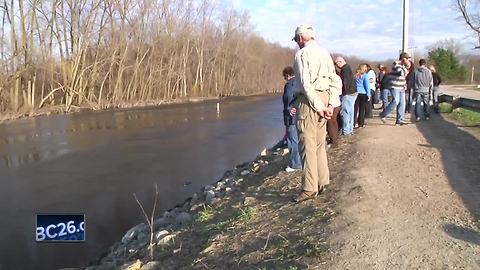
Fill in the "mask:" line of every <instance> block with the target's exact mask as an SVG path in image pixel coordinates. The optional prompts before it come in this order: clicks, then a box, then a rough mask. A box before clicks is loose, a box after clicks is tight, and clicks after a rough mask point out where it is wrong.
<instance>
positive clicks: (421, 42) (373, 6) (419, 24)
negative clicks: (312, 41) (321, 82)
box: [233, 0, 475, 60]
mask: <svg viewBox="0 0 480 270" xmlns="http://www.w3.org/2000/svg"><path fill="white" fill-rule="evenodd" d="M233 5H234V7H235V8H236V9H238V10H244V11H247V12H248V13H249V15H250V22H251V24H253V25H254V27H255V30H256V31H257V32H258V33H259V34H260V35H262V36H263V37H264V38H265V39H266V40H268V41H271V42H277V43H280V44H281V45H282V46H286V47H291V48H296V44H295V42H293V41H291V39H292V37H293V33H294V31H295V28H296V26H297V25H299V24H302V23H306V24H310V25H312V26H313V28H314V29H315V33H316V37H315V38H316V40H317V41H318V42H319V43H320V44H321V45H323V46H324V47H326V48H327V49H328V50H329V51H330V52H331V53H340V54H342V55H346V56H349V55H355V56H358V57H361V58H364V59H369V60H385V59H389V58H396V57H398V53H399V50H400V49H401V47H402V31H403V30H402V24H403V23H402V9H403V1H402V0H233ZM409 14H410V27H409V31H410V37H409V47H410V53H412V52H413V54H417V55H420V54H422V53H423V54H425V52H426V46H428V45H431V44H433V43H435V42H436V41H440V40H444V39H450V38H453V39H455V40H458V41H459V42H462V43H463V44H464V49H465V51H468V52H472V53H473V51H472V50H471V48H473V42H474V41H475V39H474V38H473V36H472V32H471V31H470V30H469V29H468V28H467V27H466V26H465V24H464V22H463V21H461V20H459V19H458V16H459V13H458V12H457V11H456V10H455V9H454V7H453V5H452V0H410V11H409Z"/></svg>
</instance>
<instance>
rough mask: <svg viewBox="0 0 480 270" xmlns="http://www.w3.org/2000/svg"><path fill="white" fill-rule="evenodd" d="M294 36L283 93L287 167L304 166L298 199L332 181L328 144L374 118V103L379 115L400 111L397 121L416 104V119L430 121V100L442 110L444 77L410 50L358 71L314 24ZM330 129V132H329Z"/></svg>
mask: <svg viewBox="0 0 480 270" xmlns="http://www.w3.org/2000/svg"><path fill="white" fill-rule="evenodd" d="M293 40H294V41H295V42H296V43H297V45H298V46H299V48H300V50H299V51H297V53H296V54H295V59H294V65H293V67H290V66H287V67H285V68H284V70H283V72H282V75H283V77H284V79H285V81H286V84H285V87H284V95H283V103H284V108H283V119H284V124H285V130H286V132H285V134H286V135H285V138H286V141H287V145H288V148H289V150H290V164H289V166H288V167H287V168H286V171H287V172H294V171H297V170H302V172H303V174H302V190H301V192H300V193H299V194H298V195H297V196H294V198H293V201H294V202H301V201H304V200H308V199H312V198H315V197H316V196H317V195H318V194H319V193H321V192H322V191H324V190H325V186H327V185H328V184H329V182H330V174H329V169H328V161H327V154H326V149H327V147H333V148H335V147H337V146H338V142H339V138H340V136H341V135H342V136H351V135H353V134H354V129H355V128H363V127H365V125H366V124H367V122H366V118H371V117H373V108H374V106H375V104H378V103H381V104H382V106H381V109H382V111H381V112H380V114H379V116H380V119H381V120H382V122H384V123H386V122H387V116H388V115H389V114H390V113H392V111H393V110H395V111H396V117H395V119H396V121H395V124H396V125H397V124H398V125H405V124H406V123H407V121H406V119H405V113H406V112H409V111H410V109H411V107H412V106H413V105H414V106H415V120H416V121H421V119H422V116H423V117H424V118H425V119H426V120H428V119H429V117H430V105H431V104H432V103H433V110H434V111H435V112H438V92H439V85H440V83H441V78H440V76H439V75H438V73H437V72H436V70H435V67H434V66H429V67H428V68H427V66H426V61H425V60H424V59H420V61H419V63H418V64H419V66H418V67H417V68H415V67H414V63H413V61H412V60H411V58H410V56H409V55H408V53H406V52H403V53H401V54H400V56H399V59H398V60H397V61H395V62H394V63H393V65H392V68H391V69H389V68H388V67H387V66H385V65H383V64H380V65H378V66H377V68H378V73H377V74H376V73H375V71H374V70H373V69H372V68H371V66H370V65H369V64H368V63H362V64H360V65H358V67H357V68H356V69H355V72H353V71H352V68H351V67H350V65H349V64H348V63H347V61H346V60H345V58H344V57H342V56H338V57H336V58H335V60H334V61H333V59H332V57H331V55H330V53H329V52H328V51H327V50H325V49H324V48H322V47H321V46H320V45H319V44H318V43H317V42H316V41H315V32H314V30H313V27H312V26H309V25H300V26H298V27H297V28H296V30H295V35H294V38H293ZM327 134H328V137H327Z"/></svg>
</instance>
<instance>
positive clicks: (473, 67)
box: [470, 66, 475, 84]
mask: <svg viewBox="0 0 480 270" xmlns="http://www.w3.org/2000/svg"><path fill="white" fill-rule="evenodd" d="M473 74H475V66H472V78H471V79H470V83H471V84H473Z"/></svg>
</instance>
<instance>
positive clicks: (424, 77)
mask: <svg viewBox="0 0 480 270" xmlns="http://www.w3.org/2000/svg"><path fill="white" fill-rule="evenodd" d="M426 63H427V61H425V59H420V62H419V64H420V66H419V67H418V68H416V69H415V71H414V72H413V74H412V77H411V78H410V82H409V83H410V86H411V89H412V90H413V94H414V96H415V102H416V104H415V116H416V121H417V122H418V121H420V119H421V118H420V116H421V115H422V108H421V105H422V102H423V112H424V114H425V119H426V120H428V119H429V118H430V104H429V103H430V94H431V91H432V87H433V77H432V72H431V71H430V70H429V69H428V68H427V67H426V66H425V65H426Z"/></svg>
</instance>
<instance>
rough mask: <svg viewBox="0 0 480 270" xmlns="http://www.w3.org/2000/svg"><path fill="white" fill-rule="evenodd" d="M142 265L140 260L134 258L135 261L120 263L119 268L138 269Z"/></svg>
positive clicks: (126, 269)
mask: <svg viewBox="0 0 480 270" xmlns="http://www.w3.org/2000/svg"><path fill="white" fill-rule="evenodd" d="M141 267H142V262H141V261H140V260H136V261H135V262H133V263H132V262H130V263H126V264H124V265H122V266H121V267H120V269H125V270H140V268H141Z"/></svg>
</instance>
